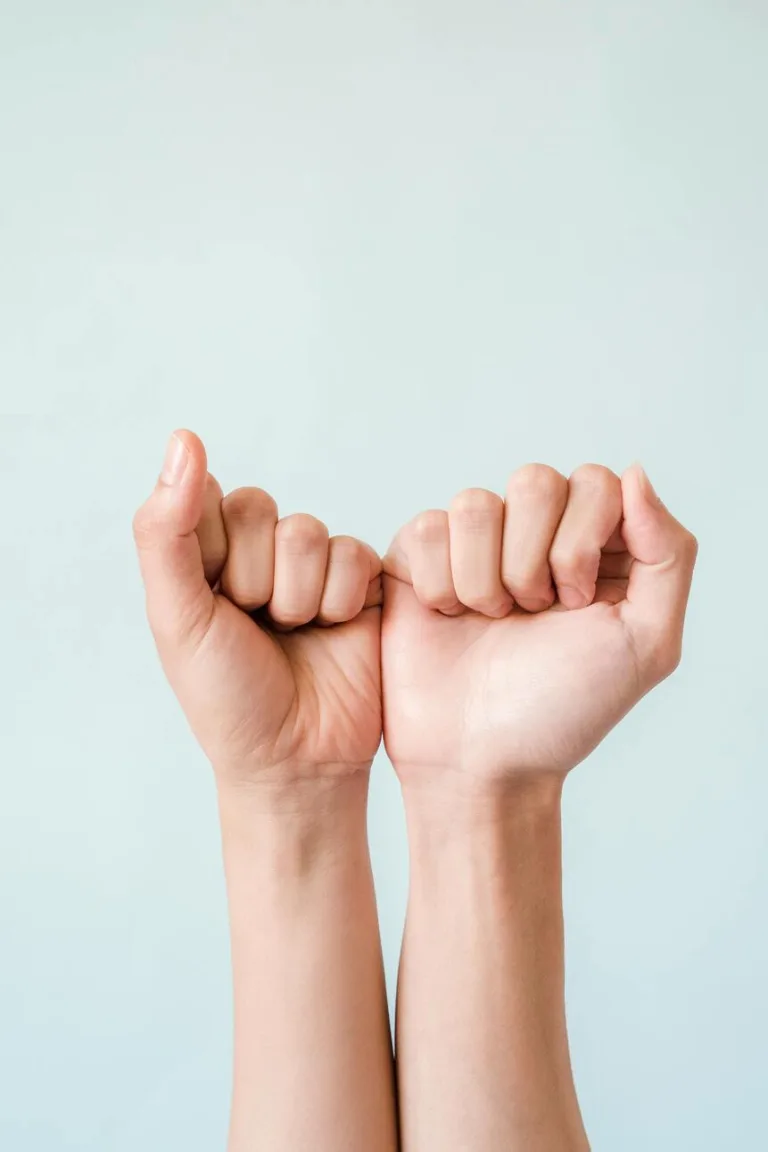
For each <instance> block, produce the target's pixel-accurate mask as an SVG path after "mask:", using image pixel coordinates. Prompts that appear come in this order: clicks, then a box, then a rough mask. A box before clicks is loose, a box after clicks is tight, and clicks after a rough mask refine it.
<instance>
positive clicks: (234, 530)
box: [221, 488, 277, 612]
mask: <svg viewBox="0 0 768 1152" xmlns="http://www.w3.org/2000/svg"><path fill="white" fill-rule="evenodd" d="M221 512H222V517H223V520H224V525H225V528H226V533H227V540H228V549H227V559H226V563H225V565H224V569H223V571H222V573H221V590H222V592H223V593H224V595H225V596H227V597H228V599H230V600H231V601H232V602H233V603H234V604H237V605H238V607H240V608H243V609H245V610H246V611H248V612H252V611H253V610H254V609H256V608H262V607H263V606H264V605H265V604H266V603H267V602H268V600H269V599H270V597H271V596H272V585H273V579H274V572H275V525H276V524H277V505H276V504H275V502H274V500H273V499H272V497H271V496H270V495H269V493H268V492H265V491H264V490H263V489H262V488H236V489H235V491H234V492H230V493H229V495H227V496H225V497H224V500H223V502H222V505H221Z"/></svg>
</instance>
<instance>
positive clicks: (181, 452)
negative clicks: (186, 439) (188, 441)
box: [160, 435, 189, 487]
mask: <svg viewBox="0 0 768 1152" xmlns="http://www.w3.org/2000/svg"><path fill="white" fill-rule="evenodd" d="M188 461H189V452H188V451H187V449H186V447H185V445H184V444H183V443H182V441H181V440H179V438H178V436H176V435H173V436H171V438H170V440H169V441H168V447H167V448H166V450H165V460H164V461H163V470H162V472H161V473H160V479H161V481H162V482H163V484H168V485H169V486H171V487H172V486H173V485H174V484H179V483H181V478H182V476H183V475H184V472H185V471H186V467H187V462H188Z"/></svg>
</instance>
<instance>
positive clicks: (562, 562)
mask: <svg viewBox="0 0 768 1152" xmlns="http://www.w3.org/2000/svg"><path fill="white" fill-rule="evenodd" d="M549 563H550V567H551V568H552V571H553V572H554V573H555V575H556V577H557V578H558V579H560V580H562V578H563V577H564V576H569V575H578V576H590V577H591V576H594V574H595V571H596V569H597V564H598V563H599V557H598V556H596V555H595V553H594V552H592V550H591V549H589V548H587V547H585V546H583V545H572V546H567V547H565V546H563V545H558V544H555V545H554V546H553V548H552V551H551V552H550V554H549Z"/></svg>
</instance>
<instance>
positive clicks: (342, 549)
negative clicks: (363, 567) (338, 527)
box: [330, 536, 367, 565]
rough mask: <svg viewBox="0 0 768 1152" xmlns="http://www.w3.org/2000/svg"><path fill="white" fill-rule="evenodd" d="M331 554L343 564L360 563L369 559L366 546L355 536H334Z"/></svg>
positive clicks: (331, 543)
mask: <svg viewBox="0 0 768 1152" xmlns="http://www.w3.org/2000/svg"><path fill="white" fill-rule="evenodd" d="M330 549H331V555H332V557H333V559H334V560H338V561H339V562H340V563H342V564H350V565H358V564H361V563H362V562H363V560H364V559H365V560H367V555H366V550H365V546H364V545H363V543H362V542H361V541H360V540H356V539H355V537H354V536H334V537H332V539H331V541H330Z"/></svg>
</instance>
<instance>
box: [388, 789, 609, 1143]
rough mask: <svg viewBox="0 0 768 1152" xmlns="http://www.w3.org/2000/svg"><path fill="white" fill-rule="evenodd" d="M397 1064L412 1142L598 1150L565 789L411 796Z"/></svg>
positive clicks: (407, 1131)
mask: <svg viewBox="0 0 768 1152" xmlns="http://www.w3.org/2000/svg"><path fill="white" fill-rule="evenodd" d="M406 805H407V816H408V833H409V840H410V846H411V884H410V893H409V903H408V916H407V922H406V932H405V940H404V945H403V953H402V959H401V967H400V994H399V997H398V1010H397V1063H398V1078H399V1084H400V1094H401V1101H402V1113H403V1143H404V1147H405V1148H407V1149H414V1150H418V1149H429V1148H441V1149H445V1150H446V1152H447V1150H453V1149H464V1148H466V1149H470V1148H482V1149H483V1150H484V1152H510V1150H512V1149H521V1150H522V1149H525V1150H526V1152H549V1150H551V1152H570V1150H573V1152H577V1150H578V1152H581V1150H583V1149H586V1148H588V1147H589V1145H588V1143H587V1139H586V1135H585V1133H584V1128H583V1126H582V1123H581V1116H580V1113H579V1108H578V1104H577V1101H576V1094H575V1090H574V1086H573V1079H572V1075H571V1066H570V1059H569V1054H568V1039H567V1035H566V1027H565V1004H564V987H563V984H564V968H563V917H562V898H561V871H560V788H559V785H557V784H554V785H552V784H550V785H547V784H546V783H545V784H544V786H543V787H542V786H537V785H531V786H526V787H523V788H520V789H518V790H516V791H515V793H514V794H513V795H506V796H504V797H498V798H496V799H495V800H494V799H491V798H486V799H484V800H482V801H481V800H480V799H479V798H477V797H472V796H471V795H465V796H461V797H453V798H450V799H443V800H441V801H440V802H437V801H436V798H435V797H432V796H430V797H429V802H428V803H425V797H424V796H423V795H419V793H418V792H417V793H416V794H415V795H408V794H406Z"/></svg>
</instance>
